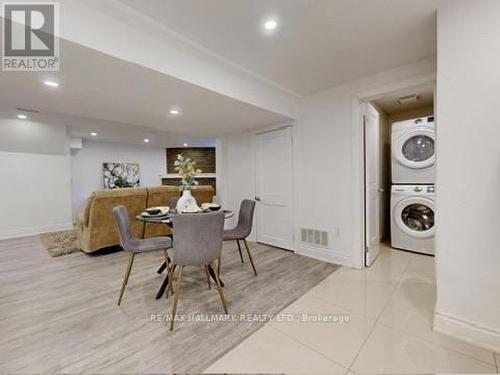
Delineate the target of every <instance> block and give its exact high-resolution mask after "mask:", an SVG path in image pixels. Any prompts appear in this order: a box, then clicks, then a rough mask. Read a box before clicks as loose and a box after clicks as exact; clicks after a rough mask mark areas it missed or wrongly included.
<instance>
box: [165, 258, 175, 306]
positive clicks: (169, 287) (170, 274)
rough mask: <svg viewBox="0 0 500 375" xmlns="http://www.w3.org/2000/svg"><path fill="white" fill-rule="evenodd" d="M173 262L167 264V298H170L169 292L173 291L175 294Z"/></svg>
mask: <svg viewBox="0 0 500 375" xmlns="http://www.w3.org/2000/svg"><path fill="white" fill-rule="evenodd" d="M173 268H174V265H173V264H169V265H168V266H167V286H166V287H165V298H168V293H169V292H172V295H173V294H174V287H173V285H174V280H173Z"/></svg>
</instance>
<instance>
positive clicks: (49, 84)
mask: <svg viewBox="0 0 500 375" xmlns="http://www.w3.org/2000/svg"><path fill="white" fill-rule="evenodd" d="M43 84H44V85H45V86H50V87H59V83H57V82H54V81H43Z"/></svg>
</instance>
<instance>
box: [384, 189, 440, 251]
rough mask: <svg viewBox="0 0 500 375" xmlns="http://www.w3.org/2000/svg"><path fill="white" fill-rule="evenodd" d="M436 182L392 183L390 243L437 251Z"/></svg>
mask: <svg viewBox="0 0 500 375" xmlns="http://www.w3.org/2000/svg"><path fill="white" fill-rule="evenodd" d="M434 195H435V194H434V185H393V186H392V190H391V246H392V247H394V248H396V249H403V250H410V251H415V252H419V253H424V254H434V234H435V231H436V225H435V218H434V216H435V215H434Z"/></svg>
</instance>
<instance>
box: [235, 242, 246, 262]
mask: <svg viewBox="0 0 500 375" xmlns="http://www.w3.org/2000/svg"><path fill="white" fill-rule="evenodd" d="M236 243H237V244H238V251H239V253H240V259H241V263H245V261H244V260H243V253H242V252H241V245H240V240H236Z"/></svg>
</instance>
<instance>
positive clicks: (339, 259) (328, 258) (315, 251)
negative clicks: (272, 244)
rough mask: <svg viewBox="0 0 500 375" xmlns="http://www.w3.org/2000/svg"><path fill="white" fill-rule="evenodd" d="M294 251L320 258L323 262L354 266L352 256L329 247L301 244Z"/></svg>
mask: <svg viewBox="0 0 500 375" xmlns="http://www.w3.org/2000/svg"><path fill="white" fill-rule="evenodd" d="M296 253H297V254H299V255H303V256H306V257H310V258H314V259H317V260H322V261H323V262H328V263H334V264H338V265H340V266H346V267H354V265H353V261H352V257H350V256H346V255H343V254H340V253H339V252H334V250H333V249H330V248H325V249H322V248H314V247H305V246H303V245H301V246H298V247H297V250H296Z"/></svg>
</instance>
